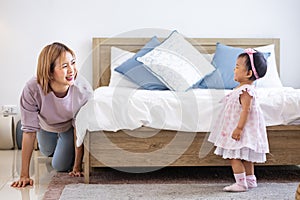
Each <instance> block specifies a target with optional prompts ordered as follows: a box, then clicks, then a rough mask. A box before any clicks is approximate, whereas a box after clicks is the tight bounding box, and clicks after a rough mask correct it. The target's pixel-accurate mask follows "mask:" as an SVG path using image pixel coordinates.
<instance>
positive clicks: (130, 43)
mask: <svg viewBox="0 0 300 200" xmlns="http://www.w3.org/2000/svg"><path fill="white" fill-rule="evenodd" d="M150 39H151V38H93V88H94V89H95V88H97V87H100V86H107V85H108V84H109V79H110V49H111V47H112V46H114V47H118V48H121V49H124V50H127V51H132V52H137V51H138V50H139V49H141V48H142V47H143V46H144V45H145V44H146V43H147V42H148V41H149V40H150ZM186 39H187V40H188V41H189V42H190V43H191V44H192V45H193V46H195V47H196V48H197V49H198V50H199V51H200V52H206V53H214V52H215V49H216V43H217V42H220V43H222V44H226V45H229V46H234V47H241V48H253V47H258V46H264V45H268V44H275V55H276V63H277V68H278V72H279V68H280V39H279V38H186ZM159 40H160V41H163V40H164V38H159Z"/></svg>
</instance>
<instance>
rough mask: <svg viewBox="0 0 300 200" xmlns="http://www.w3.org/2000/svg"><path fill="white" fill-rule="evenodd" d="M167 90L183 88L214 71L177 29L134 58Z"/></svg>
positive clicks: (181, 89) (189, 86)
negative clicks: (159, 42) (149, 49)
mask: <svg viewBox="0 0 300 200" xmlns="http://www.w3.org/2000/svg"><path fill="white" fill-rule="evenodd" d="M137 60H138V61H140V62H142V63H144V64H145V65H146V66H147V67H148V69H149V71H151V72H152V73H153V74H154V75H155V76H157V78H158V79H160V80H161V81H162V82H163V83H164V84H165V85H166V86H167V87H168V88H169V89H170V90H174V91H186V90H188V89H190V88H192V86H193V85H194V84H195V83H197V82H198V81H199V80H201V79H202V78H203V77H204V76H205V75H207V74H209V73H211V72H212V71H214V70H215V68H214V66H213V65H211V63H210V62H209V61H208V60H207V59H206V58H205V57H204V56H203V55H202V54H201V53H200V52H199V51H198V50H197V49H196V48H194V47H193V46H192V45H191V44H190V43H189V42H188V41H187V40H185V39H184V37H183V36H182V35H180V34H179V33H178V32H177V31H173V32H172V33H171V35H170V36H169V37H168V38H167V39H166V40H165V41H163V42H162V44H160V45H159V46H157V47H155V48H154V49H153V50H152V51H150V52H149V53H147V54H145V55H144V56H142V57H138V58H137Z"/></svg>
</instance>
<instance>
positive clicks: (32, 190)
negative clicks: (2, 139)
mask: <svg viewBox="0 0 300 200" xmlns="http://www.w3.org/2000/svg"><path fill="white" fill-rule="evenodd" d="M0 158H1V161H0V198H1V199H11V200H19V199H22V200H40V199H43V195H44V193H45V192H46V190H47V187H48V185H49V183H50V181H51V178H52V176H53V175H54V174H55V173H56V172H55V171H54V170H53V168H52V167H51V166H50V163H51V159H50V158H46V157H43V156H41V155H40V152H39V151H34V152H33V156H32V160H31V166H30V175H31V177H32V178H33V180H34V181H35V182H34V186H33V187H26V188H21V189H16V188H12V187H10V184H11V183H12V181H14V180H17V179H18V178H19V173H20V169H21V150H0Z"/></svg>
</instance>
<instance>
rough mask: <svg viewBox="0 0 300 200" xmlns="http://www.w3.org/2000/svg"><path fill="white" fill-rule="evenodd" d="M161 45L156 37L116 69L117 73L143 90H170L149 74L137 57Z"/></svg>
mask: <svg viewBox="0 0 300 200" xmlns="http://www.w3.org/2000/svg"><path fill="white" fill-rule="evenodd" d="M158 45H160V41H159V40H158V39H157V37H156V36H154V37H152V38H151V40H150V41H149V42H148V43H147V44H146V45H145V46H144V47H143V48H142V49H141V50H139V51H138V52H137V53H136V54H135V55H134V56H133V57H132V58H130V59H128V60H127V61H125V62H124V63H122V64H121V65H120V66H118V67H117V68H115V71H117V72H119V73H121V74H123V75H125V76H126V77H128V78H129V79H130V80H131V81H133V82H134V83H136V84H138V85H139V86H140V87H142V88H143V89H147V90H166V89H168V88H167V87H166V86H165V85H164V84H163V83H162V82H161V81H160V80H159V79H158V78H156V77H155V76H154V75H153V74H152V73H151V72H149V71H148V70H147V69H146V68H145V66H144V64H143V63H141V62H139V61H137V60H136V58H137V57H140V56H143V55H145V54H146V53H148V52H150V51H151V50H152V49H154V48H155V47H156V46H158Z"/></svg>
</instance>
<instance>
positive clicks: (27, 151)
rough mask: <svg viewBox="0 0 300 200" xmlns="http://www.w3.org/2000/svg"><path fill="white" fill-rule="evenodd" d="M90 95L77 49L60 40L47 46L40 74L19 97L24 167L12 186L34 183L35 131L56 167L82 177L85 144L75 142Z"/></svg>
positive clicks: (38, 69)
mask: <svg viewBox="0 0 300 200" xmlns="http://www.w3.org/2000/svg"><path fill="white" fill-rule="evenodd" d="M91 96H92V89H91V87H90V85H89V84H88V83H87V81H85V79H83V78H82V77H79V76H77V68H76V60H75V54H74V52H73V51H72V50H71V49H69V48H68V47H67V46H66V45H64V44H61V43H57V42H56V43H53V44H50V45H47V46H46V47H44V48H43V50H42V51H41V53H40V55H39V59H38V65H37V77H33V78H32V79H30V80H29V81H28V82H27V84H26V85H25V87H24V89H23V92H22V95H21V99H20V111H21V123H22V130H23V141H22V166H21V174H20V178H19V180H17V181H14V182H13V183H12V184H11V186H12V187H25V186H26V185H33V180H32V179H31V178H30V176H29V165H30V159H31V155H32V151H33V147H34V141H35V139H36V134H37V139H38V144H39V149H40V151H41V152H42V154H44V155H45V156H53V159H52V166H53V168H54V169H56V170H57V171H71V172H70V173H69V174H70V175H71V176H81V164H82V156H83V146H82V145H81V146H80V147H75V144H74V141H75V140H76V135H75V133H76V131H75V128H74V127H75V117H76V114H77V112H78V111H79V109H80V108H81V106H83V105H84V104H85V103H86V102H87V100H88V99H89V98H90V97H91Z"/></svg>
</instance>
